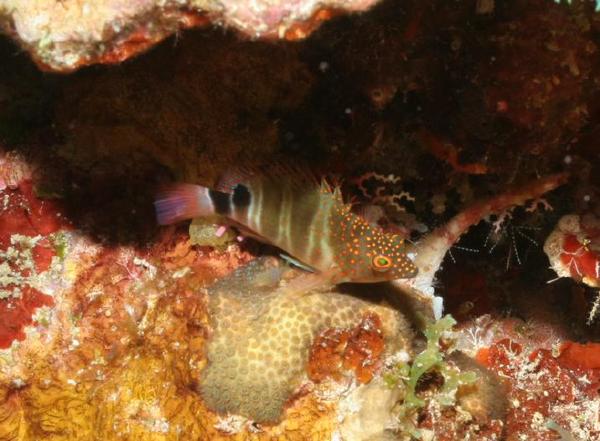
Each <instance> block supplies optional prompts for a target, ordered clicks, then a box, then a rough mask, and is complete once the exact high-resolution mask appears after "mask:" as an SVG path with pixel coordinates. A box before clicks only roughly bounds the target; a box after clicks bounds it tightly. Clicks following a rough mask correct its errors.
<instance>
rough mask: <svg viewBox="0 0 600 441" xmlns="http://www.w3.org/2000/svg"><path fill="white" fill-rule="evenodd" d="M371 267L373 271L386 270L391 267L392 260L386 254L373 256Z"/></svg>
mask: <svg viewBox="0 0 600 441" xmlns="http://www.w3.org/2000/svg"><path fill="white" fill-rule="evenodd" d="M372 265H373V269H374V270H375V271H381V272H384V271H387V270H389V269H390V268H391V267H392V260H391V259H390V258H389V257H386V256H382V255H379V256H375V257H373V261H372Z"/></svg>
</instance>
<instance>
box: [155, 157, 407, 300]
mask: <svg viewBox="0 0 600 441" xmlns="http://www.w3.org/2000/svg"><path fill="white" fill-rule="evenodd" d="M154 205H155V208H156V214H157V219H158V223H159V224H161V225H166V224H172V223H175V222H179V221H181V220H185V219H191V218H195V217H207V216H215V215H216V216H219V217H221V218H223V219H224V220H225V222H226V223H228V224H230V225H233V226H235V227H237V228H239V229H240V230H241V231H242V232H245V233H246V234H249V235H251V236H253V237H255V238H258V239H259V240H261V241H263V242H266V243H269V244H271V245H274V246H276V247H278V248H280V249H281V250H283V251H284V252H285V253H286V254H288V255H289V256H291V258H292V260H293V261H298V262H300V263H301V264H302V265H301V266H302V267H308V269H310V270H311V271H313V272H314V274H313V278H312V279H313V282H315V281H318V283H323V282H325V283H330V284H337V283H342V282H380V281H385V280H393V279H401V278H412V277H415V276H416V274H417V268H416V267H415V265H414V263H413V262H412V260H411V259H410V258H409V257H408V255H407V254H406V245H405V243H404V240H403V238H402V237H400V236H398V235H395V234H389V233H387V232H385V231H383V230H382V229H381V228H379V227H378V226H376V225H372V224H370V223H369V222H367V221H366V220H365V219H363V218H362V217H361V216H359V215H357V214H355V213H353V212H352V211H351V205H350V204H345V203H344V202H343V200H342V196H341V192H340V189H339V188H338V187H331V186H330V185H329V184H328V183H327V182H326V181H325V180H321V181H319V180H318V179H317V178H316V177H314V176H312V175H311V174H310V173H309V172H307V171H304V170H303V169H301V170H296V169H293V168H292V167H286V166H282V165H279V166H271V167H268V168H267V167H260V168H259V167H256V168H247V169H239V170H237V171H235V172H231V173H229V174H228V175H226V176H225V177H224V178H223V179H221V181H220V182H219V183H218V185H217V186H216V187H215V189H209V188H207V187H202V186H200V185H193V184H173V185H172V186H171V187H168V188H165V189H164V190H163V191H161V192H160V193H159V194H158V196H157V199H156V201H155V202H154ZM304 288H306V287H304Z"/></svg>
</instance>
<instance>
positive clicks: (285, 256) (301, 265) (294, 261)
mask: <svg viewBox="0 0 600 441" xmlns="http://www.w3.org/2000/svg"><path fill="white" fill-rule="evenodd" d="M279 256H280V257H281V258H282V259H283V260H285V261H286V262H288V263H289V264H290V265H293V266H296V267H298V268H300V269H303V270H304V271H308V272H309V273H316V272H317V270H316V269H314V268H313V267H312V266H309V265H306V264H304V263H302V262H300V261H299V260H298V259H295V258H294V257H292V256H290V255H289V254H284V253H281V254H279Z"/></svg>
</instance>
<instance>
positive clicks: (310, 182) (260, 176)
mask: <svg viewBox="0 0 600 441" xmlns="http://www.w3.org/2000/svg"><path fill="white" fill-rule="evenodd" d="M290 161H293V159H287V160H283V159H277V160H272V161H269V162H266V163H262V164H249V165H240V166H236V167H233V168H231V169H230V170H229V171H227V172H226V173H225V174H223V176H221V178H220V179H219V181H218V182H217V185H216V187H215V190H218V191H222V192H226V193H231V192H232V191H233V189H234V188H235V187H236V185H238V184H251V183H252V182H256V180H263V181H269V182H273V183H275V184H278V183H282V182H286V183H290V184H292V185H294V186H296V185H297V186H298V187H301V188H309V189H310V187H311V186H312V187H314V188H315V189H319V188H321V189H324V188H328V189H329V191H331V189H330V187H329V186H328V184H327V183H325V181H324V179H320V178H319V177H318V176H317V174H316V173H315V172H313V171H312V170H311V169H310V167H308V165H307V164H306V163H303V162H302V161H300V162H298V163H295V164H292V163H290ZM324 186H325V187H324Z"/></svg>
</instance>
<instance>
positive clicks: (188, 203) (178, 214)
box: [154, 184, 214, 225]
mask: <svg viewBox="0 0 600 441" xmlns="http://www.w3.org/2000/svg"><path fill="white" fill-rule="evenodd" d="M154 208H155V210H156V219H157V221H158V223H159V224H160V225H169V224H173V223H175V222H179V221H182V220H186V219H192V218H194V217H201V216H210V215H212V214H214V206H213V203H212V200H211V198H210V195H209V190H208V188H206V187H202V186H200V185H194V184H172V185H170V186H168V187H165V188H163V189H161V190H160V191H159V192H158V194H157V196H156V199H155V201H154Z"/></svg>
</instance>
